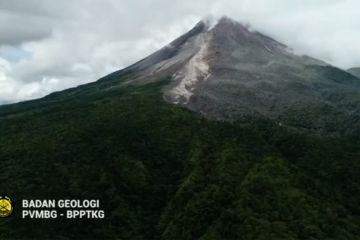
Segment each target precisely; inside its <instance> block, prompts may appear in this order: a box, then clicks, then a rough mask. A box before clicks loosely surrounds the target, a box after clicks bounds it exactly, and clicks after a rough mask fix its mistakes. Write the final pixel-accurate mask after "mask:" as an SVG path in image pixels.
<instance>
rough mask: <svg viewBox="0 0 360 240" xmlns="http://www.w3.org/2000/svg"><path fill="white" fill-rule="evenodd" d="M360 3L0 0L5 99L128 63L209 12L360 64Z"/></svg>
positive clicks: (0, 76) (0, 100)
mask: <svg viewBox="0 0 360 240" xmlns="http://www.w3.org/2000/svg"><path fill="white" fill-rule="evenodd" d="M359 9H360V1H358V0H292V1H289V0H197V1H194V0H173V1H169V0H148V1H145V0H72V1H70V0H68V1H48V0H11V1H8V0H0V104H5V103H12V102H19V101H24V100H29V99H34V98H39V97H43V96H45V95H47V94H49V93H51V92H54V91H59V90H63V89H66V88H69V87H74V86H77V85H80V84H84V83H88V82H92V81H95V80H97V79H99V78H100V77H102V76H104V75H107V74H109V73H111V72H113V71H116V70H119V69H121V68H124V67H126V66H128V65H130V64H131V63H134V62H136V61H138V60H140V59H142V58H144V57H146V56H147V55H149V54H150V53H152V52H154V51H156V50H158V49H159V48H161V47H162V46H164V45H166V44H167V43H169V42H171V41H172V40H173V39H175V38H177V37H178V36H180V35H181V34H183V33H185V32H186V31H188V30H189V29H191V28H192V27H193V26H194V25H195V24H196V23H197V22H198V21H200V20H201V19H203V18H204V17H207V16H209V15H212V16H216V17H221V16H228V17H231V18H233V19H235V20H238V21H241V22H242V23H244V24H249V25H251V27H252V28H253V29H256V30H258V31H260V32H262V33H264V34H267V35H269V36H271V37H273V38H275V39H277V40H278V41H280V42H282V43H285V44H287V45H288V46H290V47H291V48H293V49H294V51H295V52H297V53H298V54H306V55H310V56H313V57H315V58H319V59H321V60H323V61H326V62H328V63H330V64H332V65H334V66H337V67H340V68H343V69H347V68H350V67H360V44H359V40H358V39H360V14H359Z"/></svg>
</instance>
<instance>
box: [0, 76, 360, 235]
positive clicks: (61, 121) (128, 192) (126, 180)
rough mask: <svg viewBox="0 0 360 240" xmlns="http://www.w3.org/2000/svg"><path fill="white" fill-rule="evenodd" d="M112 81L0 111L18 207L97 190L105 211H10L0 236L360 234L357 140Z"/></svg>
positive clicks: (1, 152) (8, 188) (4, 182)
mask: <svg viewBox="0 0 360 240" xmlns="http://www.w3.org/2000/svg"><path fill="white" fill-rule="evenodd" d="M114 78H115V77H114ZM124 78H125V77H124ZM120 80H121V79H120ZM120 80H119V81H120ZM114 82H116V81H115V80H114V79H110V80H108V81H105V80H104V81H100V82H98V83H94V84H89V85H86V86H83V87H80V88H78V89H72V90H68V91H65V92H62V93H57V94H53V95H51V96H49V97H46V98H44V99H42V100H37V101H33V102H29V103H22V104H17V105H12V106H6V107H2V108H0V167H1V169H2V171H1V174H0V191H1V193H2V194H6V195H8V196H10V197H12V199H13V200H14V201H15V204H17V205H18V206H19V205H20V204H21V203H20V202H19V201H20V200H21V199H23V198H27V199H29V198H33V199H58V198H61V199H63V198H74V199H91V198H95V199H100V200H101V207H102V208H104V209H105V211H106V218H105V219H104V220H64V219H56V220H22V219H20V216H19V214H20V213H19V212H16V211H15V213H14V215H13V216H12V217H11V218H8V219H1V221H0V239H23V238H24V239H30V238H33V239H131V240H136V239H144V240H151V239H181V240H186V239H189V240H193V239H201V240H207V239H209V240H210V239H211V240H212V239H229V240H230V239H334V240H335V239H351V240H354V239H360V217H359V216H360V206H359V203H360V178H359V175H358V174H359V173H360V162H359V161H360V150H359V148H358V143H359V141H358V140H357V139H353V138H352V139H351V140H350V139H349V140H348V139H346V138H340V137H338V138H334V137H333V138H330V137H324V136H323V137H321V136H315V135H310V134H308V133H299V132H296V131H290V130H288V129H286V128H283V127H279V126H277V125H276V124H274V123H272V122H271V121H267V120H263V119H249V120H248V121H246V122H245V123H244V122H242V123H232V124H231V123H225V122H217V121H212V120H207V119H204V118H203V117H201V116H200V115H198V114H195V113H193V112H190V111H188V110H186V109H184V108H181V107H179V106H175V105H171V104H168V103H165V102H164V101H163V100H162V97H161V94H160V92H161V88H162V86H163V84H164V82H155V83H148V84H146V85H127V86H123V87H112V88H109V85H110V84H109V83H111V84H112V85H114V84H115V83H114ZM114 86H120V85H116V84H115V85H114ZM15 209H16V206H15Z"/></svg>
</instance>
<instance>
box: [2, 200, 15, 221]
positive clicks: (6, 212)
mask: <svg viewBox="0 0 360 240" xmlns="http://www.w3.org/2000/svg"><path fill="white" fill-rule="evenodd" d="M12 212H13V206H12V204H11V200H10V198H8V197H0V217H2V218H4V217H8V216H10V215H11V213H12Z"/></svg>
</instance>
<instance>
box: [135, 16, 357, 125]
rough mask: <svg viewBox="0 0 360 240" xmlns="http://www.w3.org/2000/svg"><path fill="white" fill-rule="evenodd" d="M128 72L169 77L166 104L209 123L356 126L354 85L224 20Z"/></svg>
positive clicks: (324, 65)
mask: <svg viewBox="0 0 360 240" xmlns="http://www.w3.org/2000/svg"><path fill="white" fill-rule="evenodd" d="M128 70H131V71H132V72H134V73H135V75H136V77H135V79H136V80H135V81H142V80H146V79H160V78H164V77H169V78H171V82H170V83H169V85H168V86H167V87H166V88H165V89H164V93H163V94H164V99H165V100H166V101H168V102H171V103H174V104H180V105H183V106H185V107H187V108H189V109H191V110H193V111H196V112H200V113H202V114H203V115H205V116H207V117H209V118H216V119H222V120H229V121H236V120H239V119H243V118H244V117H247V116H261V117H266V118H270V119H274V120H276V121H277V122H278V123H279V124H286V125H288V126H293V127H297V128H311V129H325V128H326V129H328V130H329V129H330V131H332V130H331V129H335V128H339V127H340V128H341V126H343V125H346V124H350V123H349V121H348V119H352V120H351V121H352V122H351V124H359V123H358V120H357V119H359V115H360V80H359V79H358V78H356V77H355V76H353V75H351V74H349V73H348V72H345V71H342V70H340V69H338V68H336V67H333V66H330V65H328V64H327V63H325V62H322V61H320V60H317V59H314V58H311V57H308V56H299V55H296V54H295V53H293V52H292V50H291V49H289V48H288V47H287V46H286V45H284V44H282V43H279V42H277V41H276V40H274V39H272V38H270V37H268V36H265V35H263V34H261V33H259V32H256V31H251V30H249V29H248V28H247V27H245V26H243V25H242V24H240V23H238V22H236V21H234V20H232V19H229V18H226V17H224V18H222V19H220V20H219V21H218V22H216V23H215V24H211V23H209V22H207V21H201V22H199V23H198V24H197V25H196V26H195V27H194V28H193V29H192V30H190V31H189V32H188V33H186V34H184V35H183V36H181V37H180V38H178V39H176V40H175V41H173V42H171V43H170V44H169V45H167V46H165V47H164V48H162V49H160V50H159V51H157V52H155V53H154V54H152V55H150V56H149V57H147V58H145V59H143V60H141V61H140V62H138V63H135V64H134V65H132V66H130V67H129V68H128ZM354 75H355V74H354ZM344 119H346V120H344ZM340 125H341V126H340Z"/></svg>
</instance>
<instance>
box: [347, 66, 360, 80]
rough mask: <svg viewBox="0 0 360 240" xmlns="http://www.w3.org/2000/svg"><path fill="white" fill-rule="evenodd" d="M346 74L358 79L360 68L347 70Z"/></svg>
mask: <svg viewBox="0 0 360 240" xmlns="http://www.w3.org/2000/svg"><path fill="white" fill-rule="evenodd" d="M348 72H349V73H351V74H352V75H354V76H356V77H358V78H360V68H350V69H348Z"/></svg>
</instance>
